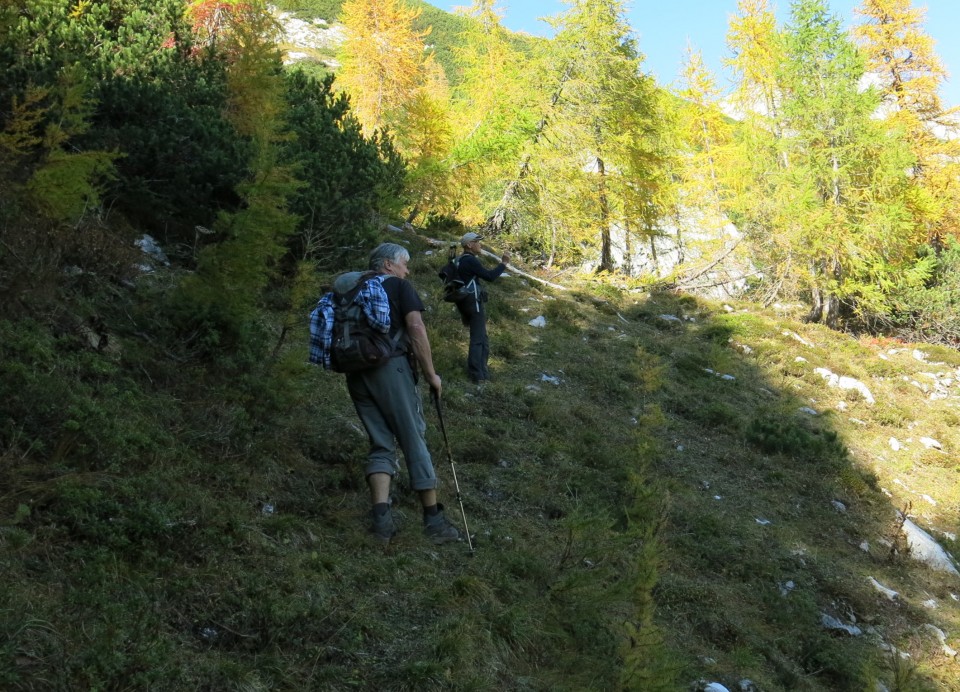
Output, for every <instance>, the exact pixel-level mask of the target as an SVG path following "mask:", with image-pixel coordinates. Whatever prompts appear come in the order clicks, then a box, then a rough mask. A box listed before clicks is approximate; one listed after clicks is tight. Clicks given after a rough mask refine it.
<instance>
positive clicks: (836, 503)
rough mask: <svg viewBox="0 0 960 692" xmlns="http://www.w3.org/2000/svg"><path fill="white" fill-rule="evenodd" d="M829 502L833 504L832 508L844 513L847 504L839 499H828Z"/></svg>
mask: <svg viewBox="0 0 960 692" xmlns="http://www.w3.org/2000/svg"><path fill="white" fill-rule="evenodd" d="M830 504H831V505H833V508H834V509H835V510H837V511H838V512H840V514H845V513H846V511H847V506H846V505H845V504H843V503H842V502H840V500H830Z"/></svg>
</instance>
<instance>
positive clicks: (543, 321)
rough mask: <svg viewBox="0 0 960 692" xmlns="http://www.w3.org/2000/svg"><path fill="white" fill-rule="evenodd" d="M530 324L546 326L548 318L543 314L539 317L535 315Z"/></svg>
mask: <svg viewBox="0 0 960 692" xmlns="http://www.w3.org/2000/svg"><path fill="white" fill-rule="evenodd" d="M529 324H530V326H531V327H546V326H547V318H546V317H544V316H543V315H540V316H539V317H534V318H533V319H532V320H530V322H529Z"/></svg>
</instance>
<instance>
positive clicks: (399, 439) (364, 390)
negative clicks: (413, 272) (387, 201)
mask: <svg viewBox="0 0 960 692" xmlns="http://www.w3.org/2000/svg"><path fill="white" fill-rule="evenodd" d="M409 261H410V253H409V252H408V251H407V249H406V248H405V247H403V246H402V245H397V244H395V243H383V244H382V245H379V246H378V247H377V248H376V249H374V250H373V252H371V253H370V270H371V271H374V272H377V273H378V274H380V275H383V277H384V278H383V280H382V282H381V285H382V286H383V289H384V292H385V293H386V296H387V298H388V301H389V311H390V336H391V338H393V337H395V336H396V335H397V331H398V330H402V332H403V333H402V334H401V335H400V338H399V339H397V340H396V341H395V343H396V347H395V348H396V350H395V353H394V355H393V356H392V357H391V358H390V360H389V361H388V363H387V364H386V365H384V366H382V367H377V368H373V369H369V370H361V371H358V372H352V373H347V376H346V377H347V390H348V391H349V393H350V398H351V399H352V400H353V405H354V408H356V410H357V415H358V416H359V417H360V422H361V423H363V427H364V428H365V429H366V431H367V436H368V437H369V438H370V451H369V453H368V454H367V464H366V477H367V485H368V486H369V488H370V498H371V500H372V503H373V509H372V512H371V518H372V531H373V534H374V536H375V537H376V539H377V540H379V541H380V542H382V543H384V544H386V543H389V542H390V540H391V539H392V538H393V536H394V535H395V534H396V533H397V527H396V524H395V522H394V519H393V512H392V510H391V507H390V484H391V482H392V480H393V477H394V476H395V475H396V473H397V471H398V470H399V464H398V462H397V452H396V447H397V445H398V444H399V447H400V450H401V451H402V452H403V458H404V461H405V462H406V466H407V473H408V474H409V477H410V486H411V487H412V488H413V490H415V491H417V493H418V494H419V496H420V502H421V504H422V505H423V532H424V534H425V535H426V536H427V537H428V538H429V539H431V540H432V541H433V542H435V543H446V542H448V541H456V540H458V539H459V538H460V532H459V531H458V530H457V529H456V527H454V526H453V525H451V524H450V522H449V521H447V519H446V517H445V516H444V513H443V505H441V504H438V502H437V491H436V487H437V475H436V472H435V470H434V467H433V460H432V459H431V457H430V452H429V450H428V449H427V442H426V437H425V435H426V430H427V424H426V421H425V420H424V417H423V405H422V402H421V398H420V392H419V390H418V389H417V381H418V379H419V378H418V373H417V370H418V368H419V372H420V373H422V374H423V378H424V379H425V380H426V382H427V384H428V385H430V388H431V389H432V390H433V391H434V392H435V394H436V396H437V397H439V396H440V390H441V382H440V376H439V375H438V374H437V371H436V369H435V368H434V367H433V356H432V353H431V350H430V340H429V338H428V337H427V329H426V327H425V325H424V323H423V318H422V313H423V310H424V305H423V301H421V300H420V296H419V295H418V294H417V291H416V289H415V288H414V286H413V284H412V283H410V282H409V281H407V278H406V277H407V274H409V271H410V270H409V269H408V268H407V263H408V262H409Z"/></svg>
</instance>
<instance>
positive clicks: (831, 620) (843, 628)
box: [820, 613, 863, 637]
mask: <svg viewBox="0 0 960 692" xmlns="http://www.w3.org/2000/svg"><path fill="white" fill-rule="evenodd" d="M820 622H821V624H823V626H824V627H826V628H827V629H828V630H836V631H839V632H846V633H847V634H849V635H850V636H851V637H859V636H860V635H861V634H863V630H861V629H860V628H859V627H857V626H856V625H847V624H845V623H843V622H840V621H839V620H837V618H835V617H833V616H832V615H827V614H826V613H820Z"/></svg>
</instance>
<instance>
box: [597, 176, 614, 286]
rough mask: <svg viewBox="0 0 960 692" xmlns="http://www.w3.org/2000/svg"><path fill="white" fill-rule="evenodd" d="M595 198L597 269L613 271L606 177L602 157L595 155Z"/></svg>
mask: <svg viewBox="0 0 960 692" xmlns="http://www.w3.org/2000/svg"><path fill="white" fill-rule="evenodd" d="M597 175H598V176H600V181H599V183H598V185H597V199H598V201H599V203H600V266H599V267H598V268H597V271H601V272H612V271H613V247H612V244H611V241H610V205H609V203H608V202H607V178H606V171H605V170H604V167H603V159H601V158H600V157H597Z"/></svg>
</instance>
